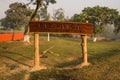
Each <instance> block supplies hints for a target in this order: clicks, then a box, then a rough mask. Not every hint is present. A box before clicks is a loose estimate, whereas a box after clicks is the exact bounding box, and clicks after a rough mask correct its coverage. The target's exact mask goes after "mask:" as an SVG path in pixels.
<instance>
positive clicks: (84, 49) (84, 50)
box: [81, 35, 90, 67]
mask: <svg viewBox="0 0 120 80" xmlns="http://www.w3.org/2000/svg"><path fill="white" fill-rule="evenodd" d="M81 39H82V43H81V47H82V57H83V63H82V64H81V67H83V66H88V65H89V64H90V63H88V53H87V35H81Z"/></svg>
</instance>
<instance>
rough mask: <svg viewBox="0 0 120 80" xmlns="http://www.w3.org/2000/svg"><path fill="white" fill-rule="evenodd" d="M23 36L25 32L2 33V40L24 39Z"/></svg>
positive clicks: (0, 40)
mask: <svg viewBox="0 0 120 80" xmlns="http://www.w3.org/2000/svg"><path fill="white" fill-rule="evenodd" d="M23 37H24V34H23V33H0V42H6V41H13V40H22V39H23Z"/></svg>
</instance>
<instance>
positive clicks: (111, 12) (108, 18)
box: [82, 6, 118, 35]
mask: <svg viewBox="0 0 120 80" xmlns="http://www.w3.org/2000/svg"><path fill="white" fill-rule="evenodd" d="M82 13H83V14H86V15H88V20H89V22H91V23H93V25H94V34H95V35H96V34H98V33H101V32H102V31H103V30H104V27H105V26H106V25H107V24H113V23H114V21H115V20H116V18H117V16H118V11H117V10H116V9H110V8H108V7H100V6H95V7H92V8H91V7H87V8H85V9H84V10H83V11H82Z"/></svg>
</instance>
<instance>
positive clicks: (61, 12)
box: [52, 8, 65, 21]
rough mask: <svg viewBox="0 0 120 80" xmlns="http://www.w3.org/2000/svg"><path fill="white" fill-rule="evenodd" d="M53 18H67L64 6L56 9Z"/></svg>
mask: <svg viewBox="0 0 120 80" xmlns="http://www.w3.org/2000/svg"><path fill="white" fill-rule="evenodd" d="M52 18H53V20H58V21H63V20H65V15H64V10H63V9H62V8H59V9H57V10H54V13H53V17H52Z"/></svg>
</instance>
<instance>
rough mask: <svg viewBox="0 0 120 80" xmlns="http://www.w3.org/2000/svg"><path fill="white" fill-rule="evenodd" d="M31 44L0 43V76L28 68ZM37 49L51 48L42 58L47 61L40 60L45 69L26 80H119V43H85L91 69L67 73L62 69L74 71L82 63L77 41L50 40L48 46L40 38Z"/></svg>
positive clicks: (32, 51) (19, 75)
mask: <svg viewBox="0 0 120 80" xmlns="http://www.w3.org/2000/svg"><path fill="white" fill-rule="evenodd" d="M31 40H33V39H31ZM33 43H34V41H32V44H31V45H26V44H24V43H23V42H22V41H14V42H4V43H0V69H2V71H0V74H1V73H3V75H4V74H5V75H6V74H7V73H4V71H8V72H10V70H9V69H10V68H12V70H14V69H19V68H20V66H19V64H20V65H24V66H27V67H32V66H33V65H31V64H30V63H29V61H32V60H34V44H33ZM39 46H40V54H41V53H42V52H43V51H44V50H46V49H48V48H50V47H52V46H53V48H52V49H50V50H49V51H48V52H47V53H45V54H44V55H45V56H47V57H46V58H41V59H40V61H41V63H42V64H45V65H46V66H47V67H48V69H46V70H41V71H37V72H31V73H30V77H29V80H120V74H119V73H120V41H101V42H96V43H94V42H91V41H88V59H89V62H90V63H91V64H92V65H91V66H89V67H84V68H80V69H74V68H73V69H67V70H66V69H63V68H64V67H74V66H76V65H78V64H80V63H81V62H82V53H81V40H80V39H72V38H58V37H51V41H50V42H48V41H47V37H43V36H40V45H39ZM14 62H15V63H14ZM6 68H7V69H6ZM5 75H4V76H5ZM24 75H25V72H23V73H21V72H17V74H11V75H9V76H8V75H7V76H5V77H6V78H5V79H4V78H0V80H20V79H22V78H23V76H24ZM15 76H17V77H15ZM9 77H10V78H9Z"/></svg>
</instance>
